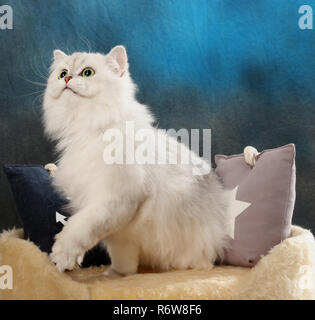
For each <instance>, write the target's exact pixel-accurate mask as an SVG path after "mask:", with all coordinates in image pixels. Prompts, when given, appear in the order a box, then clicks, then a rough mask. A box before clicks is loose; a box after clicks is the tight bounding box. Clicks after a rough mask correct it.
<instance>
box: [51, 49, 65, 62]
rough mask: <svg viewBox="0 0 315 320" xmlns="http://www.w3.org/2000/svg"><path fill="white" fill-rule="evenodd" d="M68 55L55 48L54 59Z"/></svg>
mask: <svg viewBox="0 0 315 320" xmlns="http://www.w3.org/2000/svg"><path fill="white" fill-rule="evenodd" d="M66 56H67V55H66V54H65V53H64V52H63V51H61V50H54V61H58V60H60V59H63V58H65V57H66Z"/></svg>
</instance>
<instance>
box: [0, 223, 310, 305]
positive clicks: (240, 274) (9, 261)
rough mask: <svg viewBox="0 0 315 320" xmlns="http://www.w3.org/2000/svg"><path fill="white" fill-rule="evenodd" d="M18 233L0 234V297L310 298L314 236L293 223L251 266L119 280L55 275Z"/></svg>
mask: <svg viewBox="0 0 315 320" xmlns="http://www.w3.org/2000/svg"><path fill="white" fill-rule="evenodd" d="M22 237H23V232H22V230H12V231H5V232H3V233H2V234H1V235H0V266H1V265H10V266H11V267H12V269H13V289H11V290H1V289H0V299H1V298H2V299H315V242H314V237H313V235H312V234H311V233H310V232H309V231H307V230H305V229H302V228H300V227H297V226H294V227H292V231H291V237H290V238H288V239H286V240H284V241H283V242H282V243H281V244H279V245H277V246H275V247H274V248H273V249H272V250H271V251H270V252H269V254H268V255H266V256H265V257H263V258H262V259H261V261H260V262H259V263H258V264H257V265H256V267H254V268H252V269H249V268H243V267H232V266H219V267H215V268H214V269H212V270H187V271H172V272H166V273H150V272H142V273H138V274H136V275H132V276H128V277H124V278H119V279H109V278H106V277H104V276H101V273H102V271H103V270H105V269H106V267H100V268H98V267H95V268H87V269H78V270H74V271H72V272H67V273H59V272H58V271H57V270H56V268H55V266H54V265H53V264H52V263H51V262H50V261H49V259H48V256H47V254H46V253H43V252H41V251H40V250H39V249H38V248H37V247H36V246H35V245H34V244H33V243H32V242H29V241H26V240H23V239H22ZM0 276H1V275H0Z"/></svg>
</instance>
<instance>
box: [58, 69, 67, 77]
mask: <svg viewBox="0 0 315 320" xmlns="http://www.w3.org/2000/svg"><path fill="white" fill-rule="evenodd" d="M67 74H68V70H66V69H63V70H62V71H61V72H60V73H59V76H58V79H62V78H64V77H66V76H67Z"/></svg>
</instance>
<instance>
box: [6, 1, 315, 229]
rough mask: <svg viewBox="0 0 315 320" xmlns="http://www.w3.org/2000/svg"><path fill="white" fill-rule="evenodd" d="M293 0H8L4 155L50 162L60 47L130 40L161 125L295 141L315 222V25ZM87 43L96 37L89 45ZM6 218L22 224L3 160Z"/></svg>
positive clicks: (235, 137) (229, 140)
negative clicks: (50, 74)
mask: <svg viewBox="0 0 315 320" xmlns="http://www.w3.org/2000/svg"><path fill="white" fill-rule="evenodd" d="M305 3H307V4H310V5H313V8H314V9H315V1H314V0H307V1H295V0H291V1H288V0H277V1H274V0H255V1H248V0H212V1H211V0H208V1H206V0H167V1H166V0H150V1H148V0H107V1H105V0H91V1H85V0H70V1H69V0H68V1H61V0H54V1H48V0H46V1H44V0H40V1H39V0H27V1H26V0H24V1H18V0H14V1H9V0H8V1H3V0H0V5H4V4H9V5H11V6H12V8H13V12H14V22H13V24H14V29H13V30H0V61H1V73H0V101H1V102H0V135H1V143H0V162H1V164H2V163H43V164H44V163H47V162H51V161H52V160H53V159H54V157H53V154H52V146H51V145H50V144H49V143H47V142H46V141H45V139H44V137H43V134H42V128H41V123H40V105H41V98H40V94H41V92H40V91H41V90H43V87H42V86H40V85H38V84H35V83H32V82H44V79H43V78H44V77H45V76H46V75H47V70H48V66H49V64H50V61H51V55H52V50H53V49H55V48H60V49H62V50H64V51H69V52H73V51H77V50H84V51H86V50H89V49H90V50H91V51H99V52H107V51H108V50H109V49H110V48H111V47H112V46H114V45H116V44H123V45H125V46H126V47H127V50H128V54H129V60H130V69H131V74H132V76H133V78H134V80H135V82H136V83H137V84H138V86H139V94H138V97H139V100H140V101H142V102H144V103H146V104H149V105H150V106H151V108H152V110H153V112H154V113H155V114H156V116H157V118H158V121H159V125H160V127H162V128H170V127H173V128H180V127H185V128H209V127H211V128H212V129H213V132H212V133H213V141H212V152H213V154H214V153H225V154H230V153H239V152H241V151H242V149H243V147H244V146H245V145H254V146H256V147H257V148H258V149H263V148H272V147H277V146H280V145H283V144H286V143H289V142H293V143H295V144H296V146H297V173H298V180H297V204H296V212H295V217H294V222H295V223H298V224H301V225H303V226H306V227H309V228H312V229H313V231H315V217H314V214H315V210H314V209H315V197H314V191H315V161H314V159H315V145H314V138H315V129H314V120H315V112H314V107H315V87H314V83H315V81H314V80H315V72H314V71H315V68H314V67H315V59H314V52H315V31H314V30H300V29H299V28H298V19H299V16H300V15H299V14H298V8H299V6H300V5H302V4H305ZM89 47H90V48H89ZM0 179H1V183H0V187H1V191H0V212H1V215H0V229H1V228H7V227H11V226H13V225H14V224H19V220H18V218H17V215H16V211H15V207H14V203H13V199H12V196H11V194H10V192H9V188H8V184H7V182H6V180H5V178H4V176H3V174H2V172H1V176H0Z"/></svg>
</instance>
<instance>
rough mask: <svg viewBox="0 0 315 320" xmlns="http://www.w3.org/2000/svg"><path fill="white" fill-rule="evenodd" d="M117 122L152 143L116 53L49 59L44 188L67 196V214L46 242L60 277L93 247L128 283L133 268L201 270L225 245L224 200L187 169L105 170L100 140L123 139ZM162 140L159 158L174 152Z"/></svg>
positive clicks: (218, 189)
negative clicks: (49, 174) (52, 143)
mask: <svg viewBox="0 0 315 320" xmlns="http://www.w3.org/2000/svg"><path fill="white" fill-rule="evenodd" d="M126 121H133V123H134V125H135V129H136V130H137V129H140V128H147V129H149V130H153V131H154V132H155V134H156V135H161V134H162V133H159V132H158V131H157V130H156V129H155V128H154V127H153V126H152V122H153V121H154V118H153V116H152V114H151V113H150V112H149V110H148V108H147V107H146V106H145V105H142V104H140V103H138V102H137V101H136V99H135V85H134V84H133V82H132V79H131V77H130V74H129V72H128V61H127V54H126V50H125V48H124V47H123V46H117V47H115V48H113V49H112V50H111V51H110V53H108V54H107V55H102V54H92V53H74V54H72V55H70V56H68V55H66V54H65V53H63V52H62V51H60V50H56V51H54V62H53V64H52V66H51V74H50V76H49V79H48V83H47V89H46V92H45V98H44V125H45V131H46V133H47V134H48V135H49V137H50V138H52V139H53V140H56V141H57V150H58V151H59V152H60V159H59V162H58V170H57V171H56V173H55V177H54V183H55V185H56V186H57V187H58V188H59V190H61V191H63V193H64V194H65V195H66V196H67V197H70V199H71V208H72V213H73V215H72V216H71V217H70V219H69V220H68V223H67V224H66V225H65V226H64V228H63V230H62V232H60V233H59V234H58V235H57V236H56V242H55V244H54V246H53V248H52V253H51V255H50V257H51V260H52V261H53V262H54V263H55V264H56V266H57V268H58V269H59V270H60V271H63V270H65V269H70V270H71V269H73V268H74V266H75V265H76V264H80V263H81V262H82V259H83V256H84V253H85V252H86V251H87V250H88V249H90V248H92V247H93V246H94V245H95V244H96V243H98V242H99V241H103V242H104V243H105V244H106V246H107V249H108V252H109V254H110V257H111V261H112V264H111V268H110V269H109V272H108V273H109V274H115V273H116V274H117V273H118V274H123V275H127V274H133V273H135V272H137V268H138V266H139V265H141V266H146V267H151V268H156V269H159V270H168V269H171V268H176V269H186V268H211V267H212V266H213V264H214V262H215V260H216V259H218V258H221V257H222V255H223V251H224V247H225V246H226V243H227V240H228V237H227V226H228V225H229V223H230V221H229V218H228V207H229V204H230V193H229V192H228V191H225V190H224V189H223V187H222V186H221V184H220V183H219V181H218V179H217V177H216V175H215V174H214V173H213V172H212V171H210V172H209V173H208V174H205V175H193V174H192V170H191V169H192V165H191V164H189V165H182V164H178V165H173V164H169V165H158V164H156V165H152V164H150V165H149V164H143V165H141V164H112V165H109V164H106V163H105V162H104V159H103V151H104V148H105V147H106V145H108V143H109V142H106V141H104V140H103V135H104V132H105V131H106V130H107V129H109V128H117V129H120V130H121V131H122V132H123V133H124V132H125V123H126ZM170 141H171V143H170V146H169V147H168V149H167V150H166V153H167V156H168V157H170V156H171V155H172V153H174V152H175V151H176V150H178V149H179V148H181V147H182V145H181V144H179V143H178V142H177V141H176V140H175V139H170ZM181 150H184V152H186V155H189V156H192V158H196V157H197V156H196V155H195V154H194V153H193V152H191V151H190V150H189V149H188V148H186V147H183V149H181ZM200 160H201V159H200ZM202 161H203V160H202Z"/></svg>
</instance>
